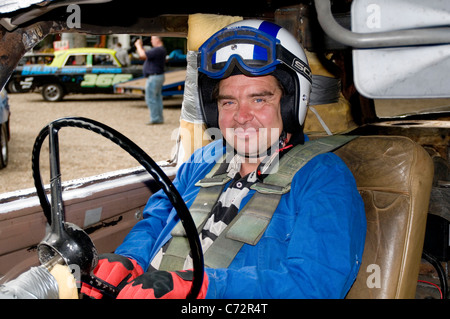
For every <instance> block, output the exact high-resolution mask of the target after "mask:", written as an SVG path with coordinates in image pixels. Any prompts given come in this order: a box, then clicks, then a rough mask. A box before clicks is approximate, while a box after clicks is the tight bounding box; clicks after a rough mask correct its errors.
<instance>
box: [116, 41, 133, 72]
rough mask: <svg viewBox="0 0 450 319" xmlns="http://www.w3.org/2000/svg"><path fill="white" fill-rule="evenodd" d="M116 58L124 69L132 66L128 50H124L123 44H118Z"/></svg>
mask: <svg viewBox="0 0 450 319" xmlns="http://www.w3.org/2000/svg"><path fill="white" fill-rule="evenodd" d="M116 51H117V53H116V57H117V59H118V60H119V62H120V64H122V67H124V66H128V65H130V57H129V55H128V52H127V50H125V49H124V48H122V43H120V42H118V43H117V49H116Z"/></svg>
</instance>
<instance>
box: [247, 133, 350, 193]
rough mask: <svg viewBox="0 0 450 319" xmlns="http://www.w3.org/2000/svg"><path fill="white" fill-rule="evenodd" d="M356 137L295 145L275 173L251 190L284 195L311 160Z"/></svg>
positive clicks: (340, 136) (335, 136) (343, 136)
mask: <svg viewBox="0 0 450 319" xmlns="http://www.w3.org/2000/svg"><path fill="white" fill-rule="evenodd" d="M356 137H357V136H354V135H332V136H327V137H323V138H319V139H316V140H312V141H308V142H305V143H304V144H301V145H297V146H295V147H294V148H293V149H292V150H290V151H289V152H288V153H286V154H285V155H284V156H283V157H282V158H281V160H280V163H279V167H278V170H277V172H275V173H272V174H269V175H268V176H267V177H266V178H265V179H264V183H257V184H254V185H253V187H252V188H253V189H255V190H257V191H258V192H260V193H270V194H285V193H287V192H289V191H290V189H291V182H292V179H293V178H294V175H295V174H296V173H297V172H298V171H299V170H300V169H301V168H302V167H303V166H304V165H305V164H306V163H308V162H309V161H310V160H311V159H312V158H314V157H315V156H317V155H319V154H323V153H327V152H332V151H334V150H335V149H337V148H339V147H341V146H343V145H344V144H347V143H348V142H350V141H351V140H353V139H355V138H356Z"/></svg>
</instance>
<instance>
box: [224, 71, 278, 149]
mask: <svg viewBox="0 0 450 319" xmlns="http://www.w3.org/2000/svg"><path fill="white" fill-rule="evenodd" d="M281 96H282V91H281V88H280V87H279V84H278V81H277V79H276V78H275V77H273V76H271V75H266V76H261V77H247V76H245V75H234V76H230V77H228V78H226V79H224V80H222V81H220V83H219V94H218V99H217V102H218V108H219V128H220V131H221V132H222V134H223V136H224V137H225V139H226V141H227V142H228V143H229V144H231V145H232V146H233V147H234V148H235V149H236V150H237V151H238V153H240V154H246V155H249V156H256V155H258V154H261V155H263V154H265V152H266V150H267V149H268V148H270V147H271V146H272V145H273V144H274V143H275V142H277V141H278V138H279V136H280V134H281V131H282V129H283V122H282V119H281V112H280V100H281Z"/></svg>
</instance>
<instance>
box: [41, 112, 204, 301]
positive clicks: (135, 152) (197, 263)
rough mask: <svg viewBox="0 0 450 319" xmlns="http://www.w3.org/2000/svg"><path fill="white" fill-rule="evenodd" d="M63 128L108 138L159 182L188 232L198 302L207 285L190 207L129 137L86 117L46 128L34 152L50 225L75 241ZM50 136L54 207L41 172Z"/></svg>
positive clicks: (192, 292) (63, 120)
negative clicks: (66, 197)
mask: <svg viewBox="0 0 450 319" xmlns="http://www.w3.org/2000/svg"><path fill="white" fill-rule="evenodd" d="M62 127H77V128H83V129H87V130H90V131H93V132H95V133H97V134H100V135H102V136H104V137H106V138H107V139H109V140H110V141H112V142H113V143H115V144H117V145H118V146H120V147H121V148H122V149H124V150H125V151H126V152H128V153H129V154H130V155H131V156H133V157H134V158H135V159H136V160H137V161H138V162H139V163H140V164H141V165H142V166H143V167H144V168H145V169H146V170H147V172H148V173H150V175H151V176H152V177H153V178H154V179H155V181H156V182H157V184H158V185H159V186H160V187H161V188H162V189H163V191H164V192H165V193H166V195H167V196H168V198H169V200H170V202H171V203H172V205H173V206H174V208H175V209H176V211H177V214H178V217H179V218H180V220H181V222H182V224H183V226H184V229H185V231H186V235H187V238H188V241H189V246H190V249H191V253H192V258H193V265H194V267H193V268H194V270H193V275H194V276H193V281H192V287H191V290H190V292H189V294H188V295H187V298H188V299H191V298H196V297H197V295H198V293H199V292H200V288H201V286H202V282H203V273H204V263H203V254H202V249H201V244H200V239H199V237H198V233H197V228H196V226H195V223H194V221H193V219H192V216H191V214H190V212H189V209H188V208H187V207H186V204H185V203H184V200H183V198H182V197H181V195H180V194H179V193H178V191H177V189H176V188H175V186H174V185H173V184H172V182H171V181H170V179H169V178H168V177H167V175H166V174H165V173H164V172H163V171H162V169H161V168H160V167H159V166H158V165H157V164H156V163H155V162H154V161H153V159H152V158H151V157H150V156H149V155H148V154H146V153H145V152H144V151H143V150H142V149H141V148H140V147H139V146H137V145H136V144H135V143H134V142H132V141H131V140H130V139H128V138H127V137H126V136H124V135H122V134H121V133H119V132H118V131H116V130H114V129H112V128H110V127H108V126H107V125H105V124H102V123H100V122H97V121H94V120H92V119H88V118H83V117H66V118H61V119H57V120H55V121H53V122H51V123H50V124H48V125H47V126H46V127H44V128H43V129H42V130H41V132H40V133H39V135H38V136H37V138H36V140H35V143H34V146H33V152H32V171H33V179H34V185H35V187H36V192H37V195H38V197H39V201H40V204H41V206H42V209H43V211H44V215H45V217H46V218H47V222H48V223H49V225H51V226H52V230H53V229H57V232H64V237H66V238H67V237H74V236H73V232H65V229H67V228H68V227H67V224H69V223H65V221H64V212H63V209H62V196H61V192H62V190H61V180H60V172H59V147H58V136H57V134H58V131H59V129H61V128H62ZM47 136H49V146H50V147H49V148H50V150H49V151H50V172H51V195H52V196H51V197H52V200H51V202H52V204H50V202H49V200H48V198H47V195H46V193H45V190H44V186H43V183H42V178H41V174H40V169H39V157H40V151H41V146H42V143H43V142H44V140H45V138H46V137H47ZM52 220H54V221H56V222H55V223H59V224H60V225H52ZM72 226H74V225H70V227H69V228H73V227H72ZM81 232H82V231H81ZM83 233H84V232H83ZM78 234H79V232H77V237H80V236H78ZM86 236H87V235H86ZM71 239H72V238H71ZM92 245H93V244H92ZM71 246H72V245H71ZM94 249H95V247H94ZM71 253H72V252H70V254H71ZM77 253H78V254H80V253H82V254H83V253H84V252H77ZM95 254H96V253H95ZM61 255H63V253H61ZM62 257H64V256H62ZM91 259H92V258H91ZM87 268H89V269H88V271H89V273H90V271H92V270H93V267H92V266H91V264H89V266H88V267H87ZM90 268H92V269H90ZM90 283H92V282H90ZM97 283H98V282H97ZM94 284H95V281H94ZM95 288H99V289H100V290H102V288H105V286H104V285H102V284H97V286H96V287H95Z"/></svg>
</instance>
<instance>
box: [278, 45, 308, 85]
mask: <svg viewBox="0 0 450 319" xmlns="http://www.w3.org/2000/svg"><path fill="white" fill-rule="evenodd" d="M277 59H278V60H280V61H282V62H283V63H284V64H285V65H287V66H288V67H289V68H291V69H292V70H294V71H295V72H298V73H300V74H301V75H302V76H303V77H304V78H306V79H307V80H308V81H309V82H310V83H312V73H311V69H310V68H309V65H308V64H307V63H305V62H303V61H302V60H300V59H299V58H297V57H296V56H295V55H294V54H292V53H291V52H290V51H288V50H286V49H285V48H284V47H283V46H282V45H277Z"/></svg>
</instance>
